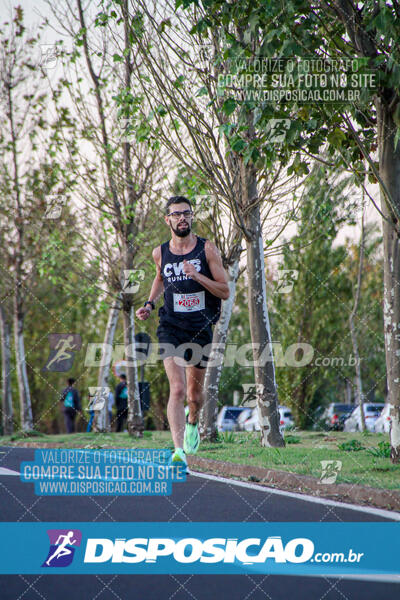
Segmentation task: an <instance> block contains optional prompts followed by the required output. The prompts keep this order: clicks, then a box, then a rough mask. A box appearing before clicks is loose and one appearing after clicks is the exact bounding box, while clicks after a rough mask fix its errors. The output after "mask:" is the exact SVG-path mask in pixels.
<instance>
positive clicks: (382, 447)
mask: <svg viewBox="0 0 400 600" xmlns="http://www.w3.org/2000/svg"><path fill="white" fill-rule="evenodd" d="M390 449H391V446H390V443H389V442H385V441H381V442H379V443H378V446H377V447H376V448H367V452H368V454H371V456H376V457H381V458H390Z"/></svg>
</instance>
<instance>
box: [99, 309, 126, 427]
mask: <svg viewBox="0 0 400 600" xmlns="http://www.w3.org/2000/svg"><path fill="white" fill-rule="evenodd" d="M120 310H121V303H120V301H119V300H118V299H117V300H116V301H115V303H114V304H113V305H112V306H110V311H109V313H108V321H107V326H106V331H105V334H104V345H103V348H105V349H106V356H105V357H102V361H101V367H100V371H99V377H98V379H97V387H98V388H100V390H104V389H105V388H106V387H109V386H108V385H107V378H108V376H109V374H110V367H111V362H112V356H113V350H112V348H113V343H114V335H115V330H116V327H117V323H118V317H119V313H120ZM104 396H105V399H106V401H105V404H104V407H103V408H102V409H101V410H99V411H97V412H96V413H95V418H94V422H93V431H110V422H109V418H108V394H104Z"/></svg>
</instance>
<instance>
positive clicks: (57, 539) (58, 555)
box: [42, 529, 82, 567]
mask: <svg viewBox="0 0 400 600" xmlns="http://www.w3.org/2000/svg"><path fill="white" fill-rule="evenodd" d="M47 535H48V536H49V540H50V548H49V552H48V554H47V557H46V560H45V561H44V563H43V564H42V567H68V566H69V565H70V564H71V563H72V560H73V558H74V554H75V548H76V547H77V546H80V545H81V541H82V532H81V531H80V530H79V529H48V530H47Z"/></svg>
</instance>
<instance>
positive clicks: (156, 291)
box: [136, 246, 164, 321]
mask: <svg viewBox="0 0 400 600" xmlns="http://www.w3.org/2000/svg"><path fill="white" fill-rule="evenodd" d="M152 256H153V259H154V262H155V263H156V269H157V273H156V276H155V277H154V281H153V285H152V286H151V290H150V294H149V298H148V299H149V300H152V301H153V302H154V304H155V303H156V302H157V300H158V299H159V297H160V296H161V294H162V293H163V291H164V282H163V279H162V277H161V247H160V246H157V248H154V250H153V252H152ZM152 311H153V309H152V308H151V305H150V304H147V305H146V306H141V307H140V308H139V309H138V310H137V311H136V316H137V317H138V319H140V320H141V321H145V320H146V319H148V317H149V316H150V314H151V313H152Z"/></svg>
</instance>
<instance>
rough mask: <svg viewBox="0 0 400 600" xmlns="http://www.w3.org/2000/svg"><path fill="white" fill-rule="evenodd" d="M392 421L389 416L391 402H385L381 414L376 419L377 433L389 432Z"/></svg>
mask: <svg viewBox="0 0 400 600" xmlns="http://www.w3.org/2000/svg"><path fill="white" fill-rule="evenodd" d="M391 421H392V419H391V417H389V404H385V406H384V407H383V409H382V412H381V414H380V415H379V417H378V418H377V420H376V421H375V427H374V430H375V433H389V432H390V423H391Z"/></svg>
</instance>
